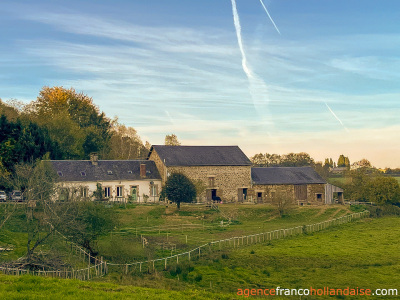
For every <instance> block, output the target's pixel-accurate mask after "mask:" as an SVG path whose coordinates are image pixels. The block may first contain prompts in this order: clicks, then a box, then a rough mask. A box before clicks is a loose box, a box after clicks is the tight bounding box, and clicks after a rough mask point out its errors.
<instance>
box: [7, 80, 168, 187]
mask: <svg viewBox="0 0 400 300" xmlns="http://www.w3.org/2000/svg"><path fill="white" fill-rule="evenodd" d="M175 137H176V136H175ZM149 148H150V144H149V143H148V142H146V144H143V142H142V140H141V139H140V137H139V136H138V134H137V132H136V130H135V129H134V128H132V127H128V126H125V125H123V124H120V123H119V122H118V119H113V120H112V119H110V118H108V117H107V116H106V115H105V113H104V112H102V111H100V109H99V108H98V107H97V106H96V105H95V104H94V102H93V99H92V98H91V97H89V96H87V95H85V94H83V93H78V92H76V91H75V90H74V89H73V88H70V89H66V88H63V87H44V88H43V89H42V90H41V91H40V93H39V96H38V97H37V99H36V100H35V101H32V102H31V103H29V104H27V105H24V104H22V103H20V102H18V101H15V100H13V101H8V102H7V103H4V102H2V101H1V99H0V173H1V174H3V176H2V177H3V179H1V178H0V180H1V181H0V189H4V188H10V187H9V186H6V185H5V183H4V177H5V175H7V174H13V173H15V166H16V165H17V164H20V163H24V162H25V163H31V162H33V161H35V160H36V159H38V158H41V157H42V156H43V155H45V154H46V153H49V158H50V159H88V158H89V155H90V153H92V152H98V153H99V154H100V156H101V157H102V158H103V159H138V158H145V157H146V156H147V154H148V151H149Z"/></svg>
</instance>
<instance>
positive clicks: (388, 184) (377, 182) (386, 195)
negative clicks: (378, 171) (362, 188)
mask: <svg viewBox="0 0 400 300" xmlns="http://www.w3.org/2000/svg"><path fill="white" fill-rule="evenodd" d="M367 197H368V200H369V201H371V202H374V203H376V204H400V185H399V183H398V182H397V180H396V179H395V178H393V177H376V178H374V179H373V180H371V181H370V182H369V184H368V186H367Z"/></svg>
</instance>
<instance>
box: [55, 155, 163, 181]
mask: <svg viewBox="0 0 400 300" xmlns="http://www.w3.org/2000/svg"><path fill="white" fill-rule="evenodd" d="M50 162H51V164H52V166H53V168H54V170H55V171H56V172H57V173H58V176H59V180H60V181H115V180H117V181H120V180H141V179H143V178H141V177H140V165H141V164H145V165H146V179H161V177H160V174H159V173H158V170H157V167H156V165H155V163H154V162H153V161H149V160H99V161H98V165H97V166H95V165H92V163H91V161H90V160H51V161H50ZM110 171H111V172H110ZM60 172H61V173H60ZM81 172H84V175H83V173H81Z"/></svg>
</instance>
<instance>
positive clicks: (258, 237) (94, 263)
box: [0, 210, 369, 280]
mask: <svg viewBox="0 0 400 300" xmlns="http://www.w3.org/2000/svg"><path fill="white" fill-rule="evenodd" d="M368 216H369V211H368V210H365V211H363V212H359V213H353V214H350V215H345V216H342V217H338V218H335V219H330V220H327V221H323V222H320V223H314V224H310V225H303V226H296V227H291V228H285V229H277V230H272V231H268V232H262V233H256V234H251V235H243V236H236V237H231V238H226V239H221V240H217V241H211V242H208V243H205V244H203V245H200V246H198V247H196V248H194V249H192V250H190V251H187V252H183V253H178V254H175V255H171V256H167V257H162V258H157V259H149V260H145V261H136V262H131V263H124V264H118V263H110V262H106V261H105V260H104V259H103V258H102V257H101V258H97V257H93V256H92V255H91V254H90V253H88V252H87V251H86V250H85V249H83V248H82V247H80V246H78V245H76V244H74V243H73V242H70V241H68V239H67V238H66V237H65V236H63V235H62V234H61V233H59V232H57V233H58V234H59V235H60V236H62V237H63V238H64V240H65V243H66V244H67V245H68V246H69V247H70V250H71V251H72V252H74V253H75V254H76V255H79V256H80V258H81V259H82V260H83V261H87V264H88V267H86V268H81V269H69V270H57V271H45V270H35V271H31V270H25V269H19V268H7V267H0V271H1V272H3V273H4V274H9V275H23V274H31V275H36V276H49V277H60V278H71V279H79V280H90V279H92V278H94V277H100V276H103V275H105V274H107V273H108V272H109V267H111V268H115V269H116V271H119V272H123V273H125V274H128V273H132V272H154V271H156V270H167V268H168V266H171V265H176V264H179V263H182V262H184V261H192V260H198V259H200V258H201V257H203V256H205V255H206V254H208V253H210V252H212V251H220V250H223V249H237V248H239V247H243V246H247V245H252V244H258V243H263V242H267V241H271V240H277V239H283V238H286V237H291V236H297V235H301V234H309V233H313V232H317V231H321V230H324V229H327V228H329V227H333V226H338V225H341V224H345V223H349V222H352V221H354V220H359V219H362V218H365V217H368Z"/></svg>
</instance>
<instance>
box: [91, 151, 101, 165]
mask: <svg viewBox="0 0 400 300" xmlns="http://www.w3.org/2000/svg"><path fill="white" fill-rule="evenodd" d="M90 161H91V163H92V166H97V165H98V164H99V155H98V154H97V153H96V152H93V153H90Z"/></svg>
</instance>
